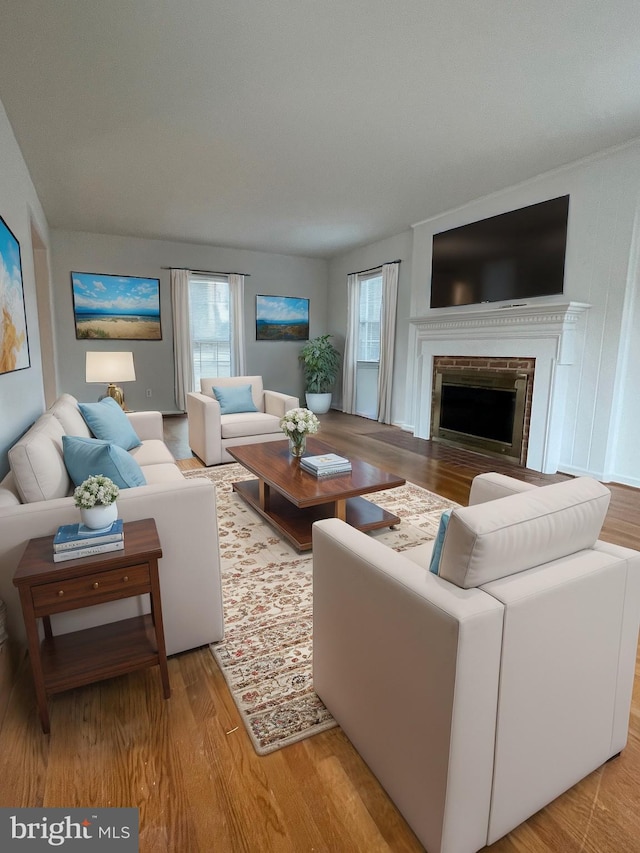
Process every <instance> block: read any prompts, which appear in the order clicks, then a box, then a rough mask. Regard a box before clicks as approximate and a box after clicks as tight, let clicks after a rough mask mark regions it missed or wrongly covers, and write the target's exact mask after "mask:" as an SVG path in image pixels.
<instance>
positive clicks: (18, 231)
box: [0, 103, 49, 477]
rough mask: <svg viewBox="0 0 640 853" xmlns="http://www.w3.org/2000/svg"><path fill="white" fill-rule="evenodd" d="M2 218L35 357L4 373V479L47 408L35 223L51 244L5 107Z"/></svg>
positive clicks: (0, 137) (0, 441)
mask: <svg viewBox="0 0 640 853" xmlns="http://www.w3.org/2000/svg"><path fill="white" fill-rule="evenodd" d="M0 216H2V218H3V219H4V221H5V222H6V224H7V225H8V226H9V228H10V229H11V231H12V232H13V234H14V236H15V237H16V238H17V240H18V242H19V243H20V255H21V260H22V282H23V286H24V295H25V307H26V316H27V334H28V337H29V354H30V357H31V366H30V367H28V368H25V369H23V370H17V371H14V372H13V373H3V374H2V375H0V477H2V476H4V475H5V474H6V472H7V470H8V467H9V466H8V462H7V450H8V449H9V447H10V446H11V445H12V444H13V442H14V441H15V440H16V439H17V438H18V437H19V436H20V435H22V433H23V432H24V431H25V430H26V429H27V427H28V426H30V424H31V423H32V422H33V421H34V420H35V419H36V418H37V417H38V415H40V414H41V412H42V411H43V409H44V391H43V382H42V363H41V358H40V335H39V331H38V311H37V302H36V285H35V275H34V261H33V251H32V245H31V225H32V224H33V226H34V227H35V229H36V230H37V232H38V234H39V235H40V237H41V239H42V242H43V243H44V245H45V247H46V246H47V245H48V242H49V231H48V226H47V221H46V219H45V216H44V212H43V210H42V207H41V205H40V201H39V199H38V196H37V195H36V191H35V189H34V187H33V183H32V182H31V177H30V175H29V171H28V169H27V166H26V164H25V162H24V159H23V157H22V154H21V152H20V149H19V147H18V143H17V142H16V139H15V137H14V135H13V130H12V129H11V125H10V124H9V120H8V118H7V115H6V113H5V111H4V107H3V106H2V104H1V103H0ZM0 343H1V329H0Z"/></svg>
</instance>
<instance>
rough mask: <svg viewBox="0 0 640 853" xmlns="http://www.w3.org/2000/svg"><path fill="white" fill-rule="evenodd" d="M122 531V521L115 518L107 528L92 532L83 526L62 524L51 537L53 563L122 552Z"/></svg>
mask: <svg viewBox="0 0 640 853" xmlns="http://www.w3.org/2000/svg"><path fill="white" fill-rule="evenodd" d="M123 548H124V529H123V526H122V519H121V518H117V519H116V520H115V521H114V522H113V524H110V525H109V527H103V528H101V529H100V530H92V529H91V528H90V527H85V526H84V524H63V525H62V526H61V527H59V528H58V532H57V533H56V535H55V536H54V537H53V561H54V563H60V562H61V561H62V560H75V559H77V558H78V557H91V556H92V555H93V554H103V553H104V552H105V551H122V549H123Z"/></svg>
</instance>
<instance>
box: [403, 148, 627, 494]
mask: <svg viewBox="0 0 640 853" xmlns="http://www.w3.org/2000/svg"><path fill="white" fill-rule="evenodd" d="M639 175H640V143H637V142H636V143H634V144H632V145H628V146H625V147H623V148H620V149H617V150H613V151H610V152H605V153H603V154H601V155H599V156H597V157H593V158H590V159H588V160H585V161H581V162H579V163H574V164H572V165H570V166H567V167H565V168H563V169H559V170H556V171H554V172H551V173H548V174H545V175H542V176H540V177H538V178H537V179H535V180H533V181H529V182H527V183H524V184H521V185H518V186H515V187H511V188H509V189H508V190H505V191H504V192H500V193H496V194H494V195H491V196H488V197H486V198H482V199H478V200H477V201H475V202H473V203H471V204H469V205H466V206H465V207H463V208H460V209H457V210H454V211H451V212H448V213H445V214H443V215H441V216H438V217H435V218H433V219H431V220H429V221H427V222H424V223H420V224H419V225H416V226H415V228H414V242H413V264H412V270H413V275H412V284H411V313H412V315H413V316H416V317H419V316H425V315H426V314H427V313H428V312H429V286H430V270H431V244H432V236H433V234H434V233H437V232H439V231H444V230H446V229H448V228H453V227H456V226H458V225H463V224H466V223H468V222H473V221H475V220H479V219H483V218H485V217H488V216H493V215H495V214H497V213H502V212H504V211H507V210H513V209H516V208H519V207H523V206H525V205H528V204H534V203H535V202H538V201H543V200H544V199H548V198H554V197H556V196H561V195H565V194H567V193H568V194H570V196H571V200H570V209H569V229H568V238H567V254H566V265H565V296H566V297H568V298H569V299H570V300H573V301H576V302H587V303H590V304H591V306H592V307H591V308H590V309H589V310H588V311H587V312H586V313H585V315H584V322H583V323H582V324H581V325H580V327H579V330H578V334H577V341H576V343H577V358H576V362H575V363H574V365H573V367H572V368H571V379H570V381H569V395H568V399H567V405H566V426H565V429H564V435H563V443H562V452H561V464H560V470H562V471H566V472H569V473H575V474H591V475H592V476H595V477H597V478H598V479H601V480H605V481H609V480H615V481H617V482H623V483H629V484H631V485H636V486H640V453H638V450H637V447H638V442H637V424H638V423H640V395H639V394H638V391H637V386H636V384H635V383H634V382H633V379H632V374H633V373H635V374H636V375H637V372H638V365H639V364H640V362H639V361H638V359H639V358H640V349H639V344H638V330H640V306H639V304H638V303H639V300H638V299H637V290H638V270H637V258H636V255H635V254H634V247H635V241H636V240H637V239H638V237H637V235H636V231H637V228H638V219H637V217H638V189H639V181H638V176H639ZM410 352H411V356H412V351H411V346H410ZM411 375H412V370H410V371H409V376H411ZM411 417H412V415H411V414H409V415H408V419H409V421H411Z"/></svg>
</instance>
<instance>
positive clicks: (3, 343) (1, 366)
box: [0, 216, 31, 374]
mask: <svg viewBox="0 0 640 853" xmlns="http://www.w3.org/2000/svg"><path fill="white" fill-rule="evenodd" d="M30 366H31V361H30V358H29V339H28V337H27V315H26V312H25V307H24V288H23V285H22V260H21V258H20V243H18V241H17V240H16V238H15V236H14V234H13V231H11V229H10V228H9V226H8V225H7V223H6V222H5V221H4V219H3V218H2V217H1V216H0V374H1V373H12V372H13V371H14V370H23V369H24V368H25V367H30Z"/></svg>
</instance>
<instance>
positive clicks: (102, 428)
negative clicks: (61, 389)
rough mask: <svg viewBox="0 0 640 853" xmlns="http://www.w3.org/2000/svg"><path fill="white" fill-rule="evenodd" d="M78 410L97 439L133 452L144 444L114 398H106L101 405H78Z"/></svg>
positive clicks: (101, 401)
mask: <svg viewBox="0 0 640 853" xmlns="http://www.w3.org/2000/svg"><path fill="white" fill-rule="evenodd" d="M78 408H79V409H80V414H81V415H82V417H83V418H84V419H85V421H86V424H87V426H88V427H89V429H90V430H91V432H92V433H93V434H94V435H95V437H96V438H101V439H103V440H104V441H110V442H111V443H112V444H118V445H119V446H120V447H122V448H124V450H133V448H134V447H140V445H141V444H142V442H141V441H140V439H139V438H138V434H137V433H136V431H135V430H134V428H133V427H132V426H131V422H130V420H129V418H128V417H127V416H126V415H125V413H124V412H123V411H122V409H121V408H120V406H119V405H118V404H117V403H116V401H115V400H114V399H113V397H105V398H104V399H102V400H100V402H99V403H78Z"/></svg>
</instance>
